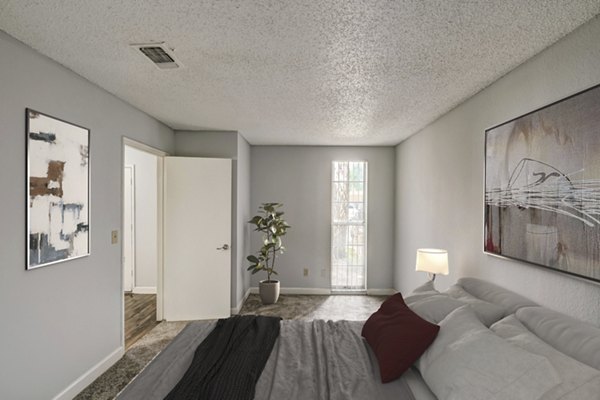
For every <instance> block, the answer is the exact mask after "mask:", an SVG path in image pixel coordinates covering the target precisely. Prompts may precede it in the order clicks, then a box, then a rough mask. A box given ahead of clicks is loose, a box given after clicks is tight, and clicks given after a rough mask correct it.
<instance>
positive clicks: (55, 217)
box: [26, 109, 90, 269]
mask: <svg viewBox="0 0 600 400" xmlns="http://www.w3.org/2000/svg"><path fill="white" fill-rule="evenodd" d="M26 115H27V172H28V174H27V176H28V184H27V187H28V196H27V199H28V200H27V202H28V212H27V225H28V231H27V266H26V268H27V269H33V268H38V267H43V266H46V265H51V264H55V263H58V262H61V261H65V260H69V259H73V258H78V257H84V256H87V255H89V135H90V131H89V130H88V129H86V128H82V127H80V126H77V125H73V124H71V123H68V122H65V121H61V120H59V119H56V118H53V117H50V116H48V115H45V114H42V113H40V112H37V111H34V110H31V109H27V110H26Z"/></svg>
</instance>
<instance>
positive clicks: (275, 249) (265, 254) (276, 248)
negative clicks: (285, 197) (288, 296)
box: [246, 203, 291, 282]
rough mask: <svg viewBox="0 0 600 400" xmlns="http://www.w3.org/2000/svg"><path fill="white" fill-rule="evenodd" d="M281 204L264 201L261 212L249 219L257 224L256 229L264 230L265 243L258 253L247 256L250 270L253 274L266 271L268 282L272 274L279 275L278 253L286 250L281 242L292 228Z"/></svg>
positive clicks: (250, 222)
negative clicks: (276, 264)
mask: <svg viewBox="0 0 600 400" xmlns="http://www.w3.org/2000/svg"><path fill="white" fill-rule="evenodd" d="M281 206H283V204H280V203H262V205H261V206H260V207H258V212H259V214H258V215H256V216H254V217H253V218H252V219H251V220H250V221H248V223H249V224H252V225H254V226H255V229H254V230H255V231H258V232H262V234H263V245H262V247H261V248H260V250H259V251H258V252H257V253H256V255H253V254H252V255H249V256H248V257H246V259H247V260H248V261H250V263H251V265H250V266H249V267H248V271H252V274H256V273H257V272H259V271H265V272H266V273H267V281H268V282H271V275H272V274H275V275H277V271H275V258H276V257H277V253H279V254H283V251H284V250H285V247H283V244H282V242H281V237H282V236H284V235H285V234H286V233H287V230H288V229H289V228H291V227H290V226H289V225H288V224H287V222H285V220H284V219H283V214H284V212H283V211H278V209H279V208H280V207H281Z"/></svg>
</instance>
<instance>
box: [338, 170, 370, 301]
mask: <svg viewBox="0 0 600 400" xmlns="http://www.w3.org/2000/svg"><path fill="white" fill-rule="evenodd" d="M331 181H332V182H331V289H332V290H339V291H353V290H356V291H364V290H366V288H367V278H366V276H367V163H366V162H365V161H334V162H333V164H332V179H331Z"/></svg>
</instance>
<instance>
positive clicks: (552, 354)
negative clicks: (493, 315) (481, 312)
mask: <svg viewBox="0 0 600 400" xmlns="http://www.w3.org/2000/svg"><path fill="white" fill-rule="evenodd" d="M490 329H491V330H492V331H493V332H494V333H496V334H497V335H498V336H500V337H501V338H504V339H506V340H507V341H508V342H510V343H512V344H514V345H516V346H519V347H521V348H523V349H525V350H527V351H529V352H531V353H534V354H538V355H540V356H544V357H546V358H547V359H548V361H550V363H551V364H552V366H553V367H554V369H555V370H556V371H557V373H558V375H559V377H560V378H561V381H562V382H561V383H560V384H559V385H557V386H555V387H554V388H552V389H551V390H550V391H549V392H547V393H546V394H545V395H544V397H543V399H544V400H559V399H560V400H581V399H598V398H600V371H598V370H597V369H594V368H592V367H590V366H587V365H585V364H584V363H581V362H579V361H577V360H575V359H574V358H571V357H569V356H567V355H566V354H563V353H561V352H560V351H558V350H556V349H555V348H553V347H552V346H550V345H549V344H547V343H546V342H544V341H543V340H541V339H540V338H538V337H537V336H536V335H534V334H533V333H532V332H531V331H529V330H528V329H527V328H526V327H525V326H523V324H521V322H519V320H518V319H517V318H516V316H515V315H514V314H512V315H509V316H508V317H506V318H504V319H502V320H500V321H498V322H496V323H495V324H494V325H492V327H491V328H490Z"/></svg>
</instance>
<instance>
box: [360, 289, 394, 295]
mask: <svg viewBox="0 0 600 400" xmlns="http://www.w3.org/2000/svg"><path fill="white" fill-rule="evenodd" d="M395 293H397V290H395V289H367V294H368V295H369V296H391V295H393V294H395Z"/></svg>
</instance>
